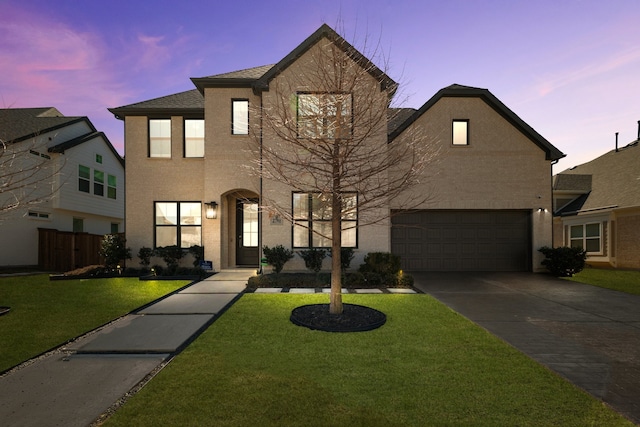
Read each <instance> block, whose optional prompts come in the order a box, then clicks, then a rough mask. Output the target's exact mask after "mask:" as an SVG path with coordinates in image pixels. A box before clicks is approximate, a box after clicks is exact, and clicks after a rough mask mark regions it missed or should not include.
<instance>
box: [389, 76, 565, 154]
mask: <svg viewBox="0 0 640 427" xmlns="http://www.w3.org/2000/svg"><path fill="white" fill-rule="evenodd" d="M456 97H457V98H480V99H482V100H483V101H484V102H485V103H486V104H487V105H489V106H490V107H491V108H493V110H494V111H496V112H497V113H498V114H500V115H501V116H502V117H503V118H504V119H505V120H507V121H508V122H509V123H511V124H512V125H513V126H514V127H515V128H516V129H518V130H519V131H520V132H521V133H522V134H524V135H525V136H526V137H527V138H529V139H530V140H531V141H532V142H533V143H534V144H536V145H537V146H538V147H540V148H541V149H542V150H543V151H544V152H545V155H546V159H547V160H559V159H561V158H563V157H565V156H566V155H565V154H564V153H562V152H561V151H560V150H558V149H557V148H556V147H554V146H553V145H552V144H551V143H550V142H549V141H547V140H546V139H545V138H544V137H543V136H542V135H540V134H539V133H538V132H536V131H535V130H534V129H533V128H532V127H531V126H529V125H528V124H526V123H525V122H524V120H522V119H521V118H520V117H518V115H517V114H516V113H514V112H513V111H511V110H510V109H509V108H508V107H507V106H506V105H504V104H503V103H502V102H501V101H500V100H499V99H498V98H496V97H495V95H493V94H492V93H491V92H489V90H487V89H480V88H476V87H471V86H463V85H459V84H453V85H451V86H448V87H445V88H444V89H440V90H439V91H438V92H437V93H436V94H435V95H434V96H432V97H431V99H429V100H428V101H427V102H426V103H425V104H424V105H423V106H422V107H420V108H419V109H418V110H417V111H416V112H415V113H414V114H413V115H412V116H411V117H409V118H408V119H407V120H406V121H405V122H404V123H403V124H402V125H400V126H399V127H398V128H396V130H395V131H393V132H392V133H391V134H390V135H389V142H391V141H393V139H395V138H396V137H397V136H398V135H400V134H401V133H402V132H403V131H404V130H405V129H407V128H408V127H409V126H410V125H411V124H412V123H413V122H415V121H416V120H417V119H418V118H419V117H420V116H422V114H424V113H425V112H426V111H427V110H429V109H430V108H431V107H433V106H434V105H435V104H436V103H437V102H438V101H439V100H440V99H442V98H456Z"/></svg>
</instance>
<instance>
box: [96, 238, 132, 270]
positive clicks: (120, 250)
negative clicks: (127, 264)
mask: <svg viewBox="0 0 640 427" xmlns="http://www.w3.org/2000/svg"><path fill="white" fill-rule="evenodd" d="M125 244H126V240H125V238H124V237H123V236H122V235H121V234H105V235H104V237H103V238H102V241H101V242H100V256H102V257H104V259H105V264H106V266H107V267H108V268H111V269H115V268H117V267H118V265H119V264H120V261H123V260H127V259H131V248H127V247H126V245H125Z"/></svg>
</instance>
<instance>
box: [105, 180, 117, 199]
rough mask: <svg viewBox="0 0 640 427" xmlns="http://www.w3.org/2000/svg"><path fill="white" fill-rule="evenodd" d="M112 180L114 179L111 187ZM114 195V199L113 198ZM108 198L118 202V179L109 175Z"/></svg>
mask: <svg viewBox="0 0 640 427" xmlns="http://www.w3.org/2000/svg"><path fill="white" fill-rule="evenodd" d="M111 178H113V183H114V184H113V185H111ZM112 193H113V197H111V195H112ZM107 198H108V199H112V200H118V177H117V176H115V175H111V174H107Z"/></svg>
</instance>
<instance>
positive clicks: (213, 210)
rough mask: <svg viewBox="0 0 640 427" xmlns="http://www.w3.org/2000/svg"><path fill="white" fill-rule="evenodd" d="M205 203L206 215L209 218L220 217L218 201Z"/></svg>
mask: <svg viewBox="0 0 640 427" xmlns="http://www.w3.org/2000/svg"><path fill="white" fill-rule="evenodd" d="M204 205H205V211H204V216H205V217H206V218H207V219H216V218H218V203H216V202H209V203H205V204H204Z"/></svg>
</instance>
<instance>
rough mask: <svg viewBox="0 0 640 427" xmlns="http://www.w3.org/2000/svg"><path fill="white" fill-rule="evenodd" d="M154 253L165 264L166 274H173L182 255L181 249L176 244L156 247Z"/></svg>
mask: <svg viewBox="0 0 640 427" xmlns="http://www.w3.org/2000/svg"><path fill="white" fill-rule="evenodd" d="M155 252H156V254H157V255H158V256H159V257H160V258H162V259H163V261H164V262H165V263H166V264H167V270H168V271H167V272H166V273H167V274H168V275H173V274H174V273H175V271H176V269H177V268H178V264H179V263H180V260H181V259H182V257H183V256H184V252H183V251H182V249H181V248H180V247H178V246H176V245H172V246H164V247H159V248H156V251H155Z"/></svg>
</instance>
